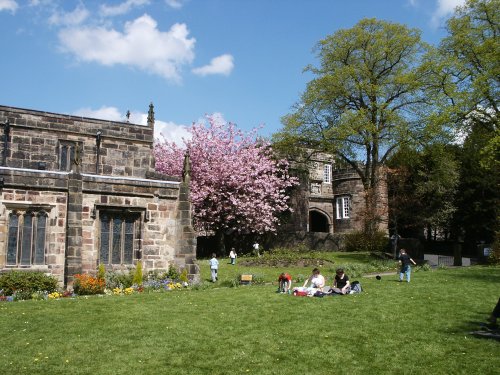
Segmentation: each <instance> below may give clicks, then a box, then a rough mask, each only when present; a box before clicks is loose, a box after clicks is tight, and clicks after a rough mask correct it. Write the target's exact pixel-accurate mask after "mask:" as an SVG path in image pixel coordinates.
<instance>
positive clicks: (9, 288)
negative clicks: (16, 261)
mask: <svg viewBox="0 0 500 375" xmlns="http://www.w3.org/2000/svg"><path fill="white" fill-rule="evenodd" d="M0 289H2V290H3V294H4V295H6V296H12V295H14V294H16V299H30V298H31V296H32V295H33V294H34V293H35V292H39V291H46V292H48V293H51V292H54V291H56V290H57V279H56V278H55V277H53V276H51V275H46V274H44V273H43V272H32V271H29V272H21V271H10V272H6V273H4V274H1V275H0ZM21 297H22V298H21Z"/></svg>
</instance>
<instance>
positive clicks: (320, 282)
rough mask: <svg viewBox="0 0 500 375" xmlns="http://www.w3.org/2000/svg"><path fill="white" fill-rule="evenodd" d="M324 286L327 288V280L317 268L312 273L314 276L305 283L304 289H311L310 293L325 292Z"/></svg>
mask: <svg viewBox="0 0 500 375" xmlns="http://www.w3.org/2000/svg"><path fill="white" fill-rule="evenodd" d="M308 285H309V286H308ZM324 286H325V278H324V276H323V275H322V274H321V272H320V270H319V269H318V268H315V269H313V271H312V275H311V276H309V277H308V278H307V280H306V281H305V283H304V286H303V287H304V288H307V289H309V290H310V291H314V292H315V291H316V290H323V288H324ZM313 294H314V293H313Z"/></svg>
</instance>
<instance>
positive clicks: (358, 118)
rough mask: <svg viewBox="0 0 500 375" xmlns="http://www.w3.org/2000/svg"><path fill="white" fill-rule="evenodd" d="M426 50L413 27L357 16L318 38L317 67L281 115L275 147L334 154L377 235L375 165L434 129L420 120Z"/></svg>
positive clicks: (424, 139) (369, 228)
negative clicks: (352, 176)
mask: <svg viewBox="0 0 500 375" xmlns="http://www.w3.org/2000/svg"><path fill="white" fill-rule="evenodd" d="M428 49H429V47H428V46H427V45H426V44H425V43H423V42H422V41H421V38H420V32H419V31H418V30H416V29H409V28H408V27H406V26H404V25H400V24H396V23H391V22H386V21H379V20H376V19H363V20H361V21H360V22H359V23H358V24H356V25H355V26H354V27H352V28H350V29H345V30H339V31H337V32H335V33H334V34H333V35H330V36H327V37H326V38H325V39H323V40H321V41H320V42H319V43H318V45H317V48H316V51H317V56H318V58H319V62H320V64H319V66H318V67H314V66H308V67H307V68H306V69H305V70H306V71H308V72H310V73H312V74H313V75H314V76H315V78H314V79H313V80H312V81H310V82H309V83H308V84H307V88H306V90H305V92H304V93H303V95H302V97H301V100H300V101H299V102H298V103H297V104H296V105H295V107H294V111H293V113H291V114H289V115H287V116H285V117H284V118H283V123H284V128H283V130H282V131H281V132H280V133H278V134H277V135H275V141H276V142H277V143H282V144H288V145H293V147H297V145H299V146H302V147H304V148H313V149H317V150H321V151H325V152H329V153H332V154H334V155H336V157H338V158H339V159H340V160H341V161H343V162H345V163H347V164H348V165H349V166H350V167H352V168H354V169H355V170H356V171H357V173H358V175H359V176H360V178H361V180H362V182H363V186H364V189H365V193H366V194H365V197H366V198H365V199H366V201H365V203H366V214H365V215H364V217H365V230H366V231H369V232H373V231H375V230H377V227H378V223H377V220H376V219H377V217H376V216H377V199H376V197H374V195H375V192H376V191H377V188H378V186H379V183H380V178H381V176H380V173H379V172H380V167H381V166H383V165H384V164H385V163H386V161H387V158H388V157H389V156H390V155H391V154H392V153H393V152H394V151H395V150H397V148H398V147H399V146H400V145H403V144H407V143H411V142H424V143H425V142H427V141H428V140H429V139H430V138H431V137H432V136H433V135H434V131H435V129H432V128H431V127H430V126H427V125H426V124H434V123H432V122H428V123H427V122H423V121H422V120H421V119H422V116H424V115H425V114H426V111H427V107H428V104H429V103H428V102H429V101H431V98H430V97H429V96H428V95H427V93H426V88H427V84H426V80H427V76H428V72H427V71H426V70H425V69H424V68H425V65H421V62H422V58H423V56H424V54H425V53H426V52H427V51H428Z"/></svg>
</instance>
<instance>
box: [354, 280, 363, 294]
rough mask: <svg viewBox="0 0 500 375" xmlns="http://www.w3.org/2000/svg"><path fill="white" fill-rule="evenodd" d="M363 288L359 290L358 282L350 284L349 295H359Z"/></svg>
mask: <svg viewBox="0 0 500 375" xmlns="http://www.w3.org/2000/svg"><path fill="white" fill-rule="evenodd" d="M362 290H363V288H361V284H360V283H359V281H353V282H352V284H351V294H354V293H361V292H362Z"/></svg>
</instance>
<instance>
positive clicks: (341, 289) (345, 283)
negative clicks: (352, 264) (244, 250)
mask: <svg viewBox="0 0 500 375" xmlns="http://www.w3.org/2000/svg"><path fill="white" fill-rule="evenodd" d="M350 292H351V283H350V281H349V277H348V276H347V275H346V274H345V272H344V269H343V268H337V270H336V271H335V278H334V279H333V285H332V287H331V289H330V293H332V294H349V293H350Z"/></svg>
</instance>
